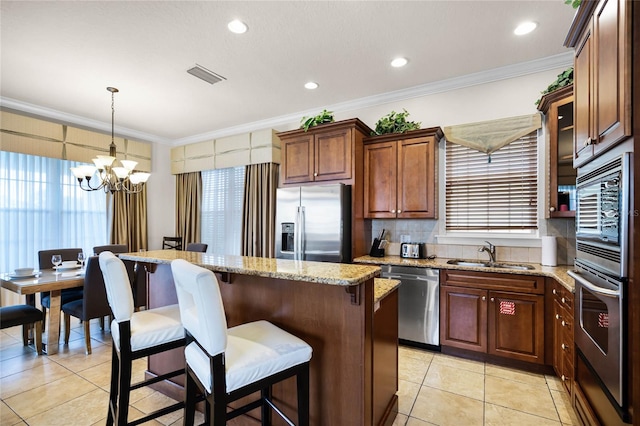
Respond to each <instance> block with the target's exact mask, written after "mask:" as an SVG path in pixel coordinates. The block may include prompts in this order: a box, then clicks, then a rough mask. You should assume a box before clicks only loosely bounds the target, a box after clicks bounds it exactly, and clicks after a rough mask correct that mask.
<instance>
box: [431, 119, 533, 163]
mask: <svg viewBox="0 0 640 426" xmlns="http://www.w3.org/2000/svg"><path fill="white" fill-rule="evenodd" d="M541 127H542V117H541V115H540V114H539V113H536V114H532V115H522V116H518V117H509V118H501V119H498V120H490V121H480V122H477V123H467V124H459V125H456V126H447V127H445V128H444V129H443V131H444V135H445V138H446V139H447V141H448V142H452V143H455V144H458V145H462V146H466V147H467V148H471V149H475V150H477V151H480V152H484V153H485V154H487V155H489V156H490V155H491V153H493V152H495V151H497V150H499V149H500V148H502V147H503V146H506V145H508V144H510V143H511V142H513V141H515V140H518V139H520V138H521V137H523V136H525V135H528V134H529V133H531V132H533V131H535V130H538V129H539V128H541Z"/></svg>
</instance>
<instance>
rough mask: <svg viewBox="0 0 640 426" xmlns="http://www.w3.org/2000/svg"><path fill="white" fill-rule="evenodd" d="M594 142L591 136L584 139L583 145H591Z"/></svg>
mask: <svg viewBox="0 0 640 426" xmlns="http://www.w3.org/2000/svg"><path fill="white" fill-rule="evenodd" d="M594 143H596V140H595V139H593V138H587V139H585V141H584V143H583V145H584V146H589V145H593V144H594Z"/></svg>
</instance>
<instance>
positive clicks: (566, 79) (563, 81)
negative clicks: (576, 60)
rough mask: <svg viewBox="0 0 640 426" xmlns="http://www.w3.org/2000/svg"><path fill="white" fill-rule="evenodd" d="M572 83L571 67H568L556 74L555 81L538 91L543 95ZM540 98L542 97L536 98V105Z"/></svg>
mask: <svg viewBox="0 0 640 426" xmlns="http://www.w3.org/2000/svg"><path fill="white" fill-rule="evenodd" d="M572 83H573V67H569V68H567V69H566V70H564V71H563V72H562V73H560V74H558V78H556V81H554V82H553V83H551V84H550V85H549V87H547V88H546V89H545V90H543V91H542V92H540V93H542V95H543V96H544V95H546V94H547V93H551V92H553V91H556V90H558V89H560V88H561V87H564V86H568V85H570V84H572ZM541 100H542V98H540V99H538V100H537V101H536V105H538V104H539V103H540V101H541Z"/></svg>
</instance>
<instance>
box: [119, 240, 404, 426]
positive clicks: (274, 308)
mask: <svg viewBox="0 0 640 426" xmlns="http://www.w3.org/2000/svg"><path fill="white" fill-rule="evenodd" d="M119 256H120V257H121V258H122V259H126V260H131V261H135V262H137V263H138V265H140V266H144V267H145V268H146V269H147V277H148V286H147V288H148V291H147V306H148V307H150V308H154V307H159V306H165V305H168V304H173V303H177V297H176V293H175V288H174V284H173V278H172V275H171V266H170V263H171V261H172V260H174V259H185V260H187V261H189V262H191V263H194V264H196V265H199V266H202V267H204V268H207V269H210V270H212V271H213V272H215V274H216V277H217V278H218V281H219V284H220V292H221V294H222V299H223V302H224V307H225V313H226V316H227V324H228V326H229V327H233V326H236V325H239V324H242V323H246V322H250V321H256V320H261V319H264V320H268V321H271V322H272V323H274V324H275V325H277V326H278V327H281V328H283V329H284V330H286V331H288V332H290V333H292V334H294V335H296V336H298V337H300V338H301V339H303V340H304V341H306V342H307V343H308V344H309V345H311V347H312V348H313V357H312V359H311V377H310V421H311V423H310V424H312V425H337V424H344V425H347V424H348V425H390V424H392V423H393V420H394V418H395V416H396V413H397V404H398V399H397V395H396V392H397V390H398V355H397V352H398V340H397V331H398V302H397V301H398V299H397V290H396V288H397V286H398V285H399V283H398V282H392V281H389V280H379V279H378V280H379V283H378V285H376V280H377V278H376V277H377V276H378V275H379V274H380V268H379V267H377V266H373V265H352V264H336V263H324V262H305V261H294V260H283V259H269V258H256V257H243V256H219V255H207V254H204V253H195V252H184V251H175V250H157V251H149V252H142V253H126V254H121V255H119ZM181 365H184V357H183V354H182V351H181V350H174V351H173V352H171V353H164V354H160V355H154V356H151V357H149V362H148V373H147V374H148V375H150V376H153V375H157V374H161V373H163V372H166V371H170V370H172V369H176V368H179V367H180V366H181ZM182 384H183V378H182V377H180V378H177V379H176V380H175V382H164V383H161V384H160V385H161V386H159V387H158V389H159V390H161V391H162V392H164V393H166V394H168V395H170V396H172V397H173V398H176V399H182ZM273 395H274V398H275V400H276V401H277V405H278V406H279V408H281V409H282V410H283V411H284V412H285V413H286V414H287V415H290V416H292V418H295V413H296V396H295V395H296V389H295V380H294V379H289V380H287V381H284V382H282V383H280V384H278V385H276V386H274V389H273ZM256 413H257V411H256V412H254V413H253V416H243V417H241V418H237V419H234V421H233V422H232V424H234V425H236V424H238V425H244V424H247V425H249V424H251V425H253V424H256V420H255V418H257V417H258V414H256ZM250 414H252V413H250ZM251 417H253V418H251ZM274 424H283V423H281V422H280V419H279V418H278V416H274Z"/></svg>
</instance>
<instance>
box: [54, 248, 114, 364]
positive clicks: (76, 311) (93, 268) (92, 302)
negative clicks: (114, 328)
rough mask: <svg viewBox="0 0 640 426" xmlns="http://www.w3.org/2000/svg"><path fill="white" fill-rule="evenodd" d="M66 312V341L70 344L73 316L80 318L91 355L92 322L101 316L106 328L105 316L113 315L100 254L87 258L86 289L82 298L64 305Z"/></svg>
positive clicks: (87, 349) (63, 309)
mask: <svg viewBox="0 0 640 426" xmlns="http://www.w3.org/2000/svg"><path fill="white" fill-rule="evenodd" d="M62 312H63V314H64V325H65V327H64V343H65V345H68V344H69V334H70V333H71V317H75V318H78V319H79V320H80V321H82V323H83V324H84V343H85V348H86V349H85V351H86V353H87V355H91V332H90V327H89V325H90V322H91V320H92V319H94V318H99V319H100V320H101V321H100V326H101V327H102V328H103V329H104V317H105V316H107V315H111V308H110V307H109V302H108V301H107V291H106V289H105V286H104V278H103V277H102V271H101V270H100V264H99V263H98V256H91V257H90V258H89V259H87V266H86V269H85V272H84V291H83V295H82V299H79V300H74V301H72V302H69V303H65V304H64V305H62Z"/></svg>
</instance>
